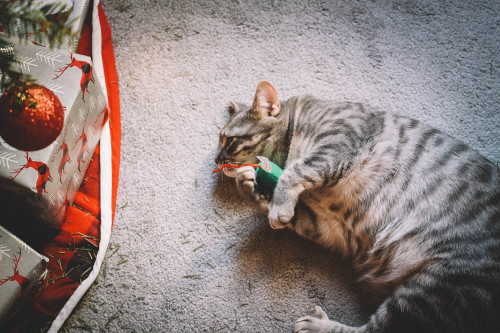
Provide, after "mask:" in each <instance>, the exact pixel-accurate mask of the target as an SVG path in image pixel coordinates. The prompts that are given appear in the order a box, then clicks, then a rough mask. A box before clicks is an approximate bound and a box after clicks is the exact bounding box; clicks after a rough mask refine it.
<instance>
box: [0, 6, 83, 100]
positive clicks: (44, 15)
mask: <svg viewBox="0 0 500 333" xmlns="http://www.w3.org/2000/svg"><path fill="white" fill-rule="evenodd" d="M72 11H73V8H67V7H66V5H65V4H60V3H52V4H43V3H41V2H40V1H35V0H26V1H0V13H1V14H0V31H1V32H3V33H0V90H6V89H9V88H11V87H12V86H13V85H15V84H16V83H18V82H20V80H23V81H24V82H26V81H30V80H31V78H29V77H27V76H26V75H23V74H22V73H19V71H16V70H13V69H12V67H11V64H12V62H15V61H16V60H15V55H14V53H13V51H9V50H8V49H9V45H10V44H9V43H8V40H7V38H8V37H11V36H17V37H19V39H20V40H24V41H28V40H32V41H33V42H35V43H39V44H40V43H42V41H43V40H44V38H46V41H48V43H49V46H50V48H54V46H55V45H56V44H57V43H59V44H60V43H62V41H63V39H64V38H67V37H69V38H76V37H77V33H74V32H73V31H72V24H73V21H68V17H69V15H70V14H71V12H72ZM21 31H24V33H23V34H20V32H21Z"/></svg>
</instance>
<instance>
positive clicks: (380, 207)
mask: <svg viewBox="0 0 500 333" xmlns="http://www.w3.org/2000/svg"><path fill="white" fill-rule="evenodd" d="M230 113H231V119H230V120H229V122H228V124H227V125H226V126H225V127H224V128H223V129H222V131H221V134H220V144H219V151H218V153H217V157H216V162H217V163H219V164H223V163H236V164H244V163H255V162H257V159H256V156H258V155H262V156H266V157H268V158H269V159H271V160H272V161H274V162H275V163H277V164H278V165H280V167H282V168H283V169H284V173H283V175H282V177H281V178H280V180H279V182H278V185H277V188H276V190H275V192H274V195H273V197H272V198H270V196H269V194H268V193H265V190H264V189H262V188H260V187H259V184H257V183H256V182H255V172H254V171H253V169H252V168H245V167H243V168H239V169H237V174H236V183H237V186H238V188H239V189H240V191H241V193H243V194H244V195H247V196H250V197H251V198H253V199H254V200H255V201H256V202H257V203H258V204H259V206H260V207H261V208H262V209H264V210H265V211H267V214H268V218H269V223H270V225H271V227H272V228H273V229H281V228H290V229H293V230H294V231H295V232H297V233H298V234H299V235H301V236H304V237H306V238H309V239H311V240H313V241H315V242H317V243H319V244H321V245H323V246H324V247H326V248H329V249H331V250H332V251H333V252H335V253H337V254H339V255H341V256H343V257H345V258H350V259H351V260H352V262H353V265H354V266H355V268H356V269H357V270H358V271H359V273H360V280H361V282H363V283H364V284H366V285H368V286H369V287H370V289H371V290H372V291H373V292H375V293H376V295H378V297H379V298H380V306H379V308H378V310H377V311H376V312H375V313H374V314H373V315H372V316H371V318H370V320H369V321H368V322H367V323H366V324H365V325H363V326H361V327H349V326H346V325H343V324H340V323H337V322H334V321H331V320H329V319H328V317H327V315H326V314H325V313H324V312H323V310H322V309H321V308H320V307H316V309H315V314H314V315H311V316H307V317H304V318H301V319H299V320H298V321H297V322H296V323H295V327H294V330H295V332H384V333H388V332H391V333H392V332H394V333H396V332H398V333H399V332H415V333H417V332H418V333H421V332H440V333H442V332H450V333H451V332H453V333H455V332H464V333H465V332H480V333H489V332H491V333H494V332H496V333H498V332H500V172H499V169H498V166H497V165H495V164H493V163H492V162H491V161H489V160H487V159H486V158H484V157H483V156H481V155H480V154H479V153H477V152H476V151H474V150H473V149H471V148H469V147H467V146H466V145H465V144H464V143H462V142H460V141H458V140H456V139H454V138H452V137H450V136H448V135H446V134H445V133H443V132H442V131H440V130H437V129H434V128H432V127H430V126H428V125H426V124H424V123H421V122H419V121H417V120H414V119H410V118H406V117H403V116H399V115H395V114H391V113H387V112H377V111H374V110H371V109H370V108H368V107H365V106H363V105H361V104H356V103H347V102H345V103H334V102H332V101H322V100H318V99H315V98H314V97H312V96H302V97H293V98H291V99H289V100H287V101H285V102H280V101H279V100H278V98H277V94H276V90H275V89H274V87H273V86H272V85H271V84H270V83H268V82H266V81H263V82H261V83H259V85H258V87H257V91H256V95H255V98H254V102H253V105H252V106H251V107H247V106H244V105H241V104H236V103H231V107H230Z"/></svg>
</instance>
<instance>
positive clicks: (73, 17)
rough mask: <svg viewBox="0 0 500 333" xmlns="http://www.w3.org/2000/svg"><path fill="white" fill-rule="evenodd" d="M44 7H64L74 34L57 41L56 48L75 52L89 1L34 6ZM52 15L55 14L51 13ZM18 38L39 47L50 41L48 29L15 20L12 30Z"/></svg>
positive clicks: (57, 0) (46, 1)
mask: <svg viewBox="0 0 500 333" xmlns="http://www.w3.org/2000/svg"><path fill="white" fill-rule="evenodd" d="M42 5H62V6H64V8H63V11H62V12H63V13H64V14H65V17H66V20H67V21H68V22H71V31H72V32H73V33H74V35H73V36H66V37H64V39H63V40H57V41H56V43H55V47H56V48H58V49H62V50H68V51H72V52H74V51H75V50H76V48H77V47H78V42H79V41H80V32H81V30H82V26H83V23H84V20H85V17H86V14H87V10H88V8H89V5H90V1H89V0H36V1H35V2H34V3H33V6H34V7H35V8H36V7H39V6H42ZM50 14H55V12H51V13H49V15H50ZM10 31H11V32H13V33H14V34H15V35H16V36H20V37H23V38H27V39H28V40H29V41H30V42H31V43H33V44H38V45H45V46H47V45H49V44H50V43H49V40H48V38H47V34H48V33H49V31H47V27H44V26H43V24H42V25H41V26H38V27H36V29H33V27H30V26H26V25H24V23H23V21H22V20H21V19H15V20H14V21H13V22H12V27H11V29H10Z"/></svg>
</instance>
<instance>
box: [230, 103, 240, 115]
mask: <svg viewBox="0 0 500 333" xmlns="http://www.w3.org/2000/svg"><path fill="white" fill-rule="evenodd" d="M228 110H229V114H230V115H231V116H232V115H234V114H235V113H236V112H238V111H240V107H239V106H238V104H236V103H235V102H233V101H229V108H228Z"/></svg>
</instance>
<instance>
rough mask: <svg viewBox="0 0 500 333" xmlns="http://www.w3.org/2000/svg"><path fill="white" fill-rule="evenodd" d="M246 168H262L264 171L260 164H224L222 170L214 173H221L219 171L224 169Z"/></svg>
mask: <svg viewBox="0 0 500 333" xmlns="http://www.w3.org/2000/svg"><path fill="white" fill-rule="evenodd" d="M244 166H251V167H254V168H261V169H262V167H261V166H260V165H258V164H238V165H236V164H224V165H223V166H221V167H220V168H218V169H216V170H214V171H212V173H216V172H219V171H221V170H222V169H224V168H241V167H244Z"/></svg>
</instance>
